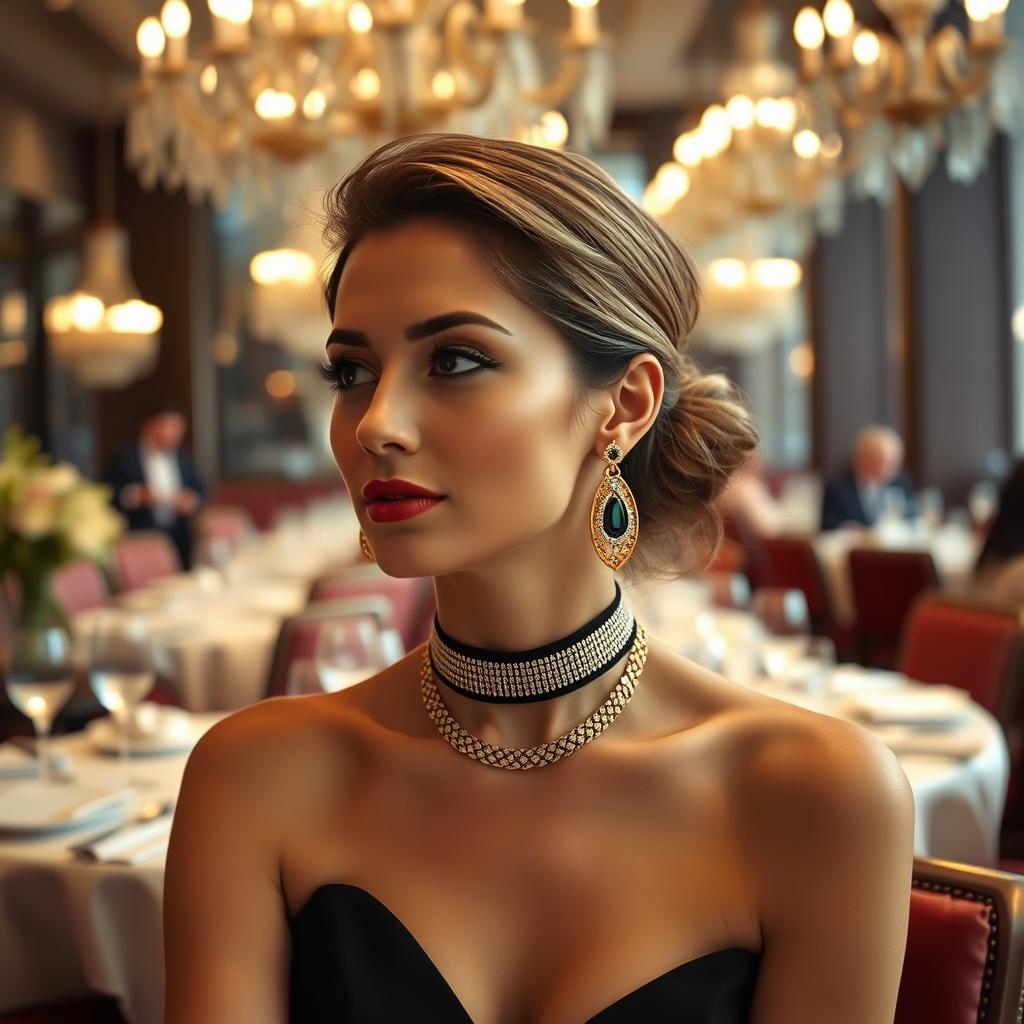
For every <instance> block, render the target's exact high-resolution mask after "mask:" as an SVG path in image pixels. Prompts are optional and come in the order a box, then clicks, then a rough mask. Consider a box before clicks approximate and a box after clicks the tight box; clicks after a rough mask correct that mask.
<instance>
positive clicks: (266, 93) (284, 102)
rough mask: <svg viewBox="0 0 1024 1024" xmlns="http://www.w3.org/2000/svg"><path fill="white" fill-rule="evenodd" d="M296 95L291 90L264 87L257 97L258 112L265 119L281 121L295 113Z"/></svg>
mask: <svg viewBox="0 0 1024 1024" xmlns="http://www.w3.org/2000/svg"><path fill="white" fill-rule="evenodd" d="M295 106H296V104H295V97H294V96H293V95H292V94H291V93H290V92H279V91H278V90H277V89H270V88H267V89H264V90H263V91H262V92H261V93H260V94H259V95H258V96H257V97H256V104H255V107H256V113H257V114H258V115H259V116H260V117H262V118H263V120H264V121H280V120H283V119H284V118H287V117H291V116H292V114H294V113H295Z"/></svg>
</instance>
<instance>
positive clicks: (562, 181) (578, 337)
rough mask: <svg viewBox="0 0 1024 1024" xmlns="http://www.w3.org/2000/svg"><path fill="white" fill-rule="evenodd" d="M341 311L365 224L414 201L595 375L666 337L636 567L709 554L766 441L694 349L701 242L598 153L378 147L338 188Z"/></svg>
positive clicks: (330, 230) (424, 138)
mask: <svg viewBox="0 0 1024 1024" xmlns="http://www.w3.org/2000/svg"><path fill="white" fill-rule="evenodd" d="M324 214H325V222H324V238H325V241H326V243H327V245H328V251H329V252H336V253H337V254H338V255H337V259H336V260H335V261H334V264H333V267H331V266H330V265H329V264H328V267H329V270H328V276H327V278H326V282H325V286H324V296H325V299H326V302H327V306H328V309H329V310H330V313H331V315H332V316H333V314H334V303H335V299H336V297H337V293H338V282H339V280H340V278H341V273H342V271H343V269H344V267H345V263H346V261H347V259H348V257H349V255H350V253H351V252H352V249H353V247H354V246H355V245H356V244H358V242H359V240H360V239H361V238H363V237H364V236H365V235H367V234H368V233H370V232H372V231H376V230H381V229H387V228H390V227H394V226H397V225H398V224H401V223H403V222H406V221H409V220H411V219H413V218H416V217H434V218H442V219H444V220H447V221H449V222H451V223H453V224H455V225H457V226H460V227H463V228H465V229H467V230H468V231H471V232H472V233H473V236H474V238H475V239H476V240H477V241H478V243H479V244H480V246H481V249H482V252H483V253H484V255H485V257H486V258H487V259H488V260H489V262H490V265H491V267H492V270H493V272H494V274H495V277H496V280H497V281H498V283H499V284H500V285H501V286H502V287H503V288H505V289H506V290H507V291H509V292H510V293H511V294H513V295H516V296H517V297H518V298H520V299H521V300H523V301H524V302H527V303H528V304H530V305H531V306H533V307H534V308H535V309H537V310H539V311H540V312H541V313H543V314H544V315H546V316H547V317H548V318H549V319H550V321H551V322H552V323H553V324H554V325H555V326H556V328H557V329H558V330H559V331H560V332H561V334H562V335H563V336H564V338H565V340H566V344H567V345H568V348H569V353H570V360H571V364H572V365H573V367H574V369H575V371H576V373H577V375H578V377H579V381H580V384H581V387H580V390H579V398H580V399H581V400H585V398H586V393H587V391H588V390H600V389H605V388H608V387H611V386H612V385H613V384H615V383H616V382H617V381H618V380H620V379H621V377H622V374H623V373H624V371H625V369H626V367H627V365H628V364H629V362H630V360H631V359H632V358H633V357H634V356H636V355H638V354H639V353H642V352H651V353H653V354H654V355H655V356H656V357H657V359H658V361H659V362H660V363H661V366H662V368H663V370H664V374H665V396H664V400H663V403H662V407H661V410H660V412H659V413H658V416H657V419H656V420H655V423H654V425H653V427H652V428H651V429H650V430H649V431H648V432H647V434H646V435H645V436H644V437H643V439H642V440H641V441H640V442H639V443H638V444H637V445H635V446H634V448H633V450H632V451H630V452H629V454H628V455H627V456H626V457H625V459H624V460H623V461H622V463H621V469H622V474H623V476H624V477H625V479H626V482H627V483H628V484H629V487H630V489H631V490H632V491H633V494H634V496H635V498H636V502H637V507H638V511H639V515H640V539H639V542H638V544H637V547H636V550H635V551H634V554H633V557H632V559H631V560H630V562H629V564H628V566H627V570H628V572H629V574H630V575H633V574H647V575H657V576H673V575H676V574H677V573H679V572H680V571H686V570H692V569H695V568H701V567H703V566H706V565H707V564H708V563H709V562H710V561H711V559H712V558H713V557H714V555H715V553H716V552H717V550H718V546H719V545H720V543H721V539H722V523H721V517H720V515H719V512H718V510H717V499H718V497H719V496H720V494H721V493H722V490H723V489H724V487H725V484H726V482H727V481H728V479H729V477H730V476H731V475H732V474H733V472H734V471H735V470H736V469H738V468H739V467H740V466H741V465H742V464H743V463H744V462H745V461H746V459H747V457H748V455H749V453H750V452H751V451H752V450H753V449H754V448H755V447H756V445H757V434H756V432H755V430H754V428H753V425H752V423H751V420H750V416H749V413H748V412H747V410H746V408H745V407H744V405H743V402H742V400H741V399H740V397H739V395H738V392H737V390H736V388H735V386H734V385H733V384H732V383H731V382H730V381H729V380H728V379H727V378H726V377H725V376H724V375H722V374H701V373H700V372H699V371H698V370H697V368H696V366H695V365H694V363H693V361H692V360H691V359H690V357H689V356H687V355H686V354H685V349H686V346H687V340H688V336H689V334H690V331H691V329H692V327H693V324H694V321H695V320H696V318H697V310H698V305H699V287H698V283H697V276H696V273H695V270H694V267H693V264H692V263H691V262H690V260H689V258H688V257H687V256H686V255H685V254H684V253H683V252H682V251H681V250H680V249H679V247H678V246H677V245H676V244H675V243H674V242H673V241H672V239H671V238H669V236H668V235H667V234H666V233H665V232H664V231H663V230H662V229H661V228H660V227H659V226H658V225H657V224H656V223H655V221H654V220H653V219H652V218H651V217H650V216H648V214H647V213H646V212H644V211H643V210H642V209H641V208H640V207H639V206H637V205H636V204H635V203H634V202H633V200H632V199H630V198H629V197H628V196H627V195H626V194H625V193H624V192H623V191H622V190H621V189H620V188H619V187H618V185H617V184H616V183H615V182H614V181H613V180H612V178H611V177H609V175H607V174H606V173H605V172H604V171H603V170H602V169H601V168H600V167H598V166H597V165H596V164H595V163H593V162H592V161H590V160H588V159H586V158H585V157H582V156H579V155H577V154H573V153H562V152H558V151H556V150H549V149H541V148H538V147H534V146H529V145H526V144H524V143H519V142H513V141H508V140H494V139H486V138H479V137H476V136H470V135H455V134H431V135H415V136H410V137H407V138H403V139H399V140H397V141H395V142H390V143H388V144H386V145H384V146H382V147H381V148H379V149H377V150H376V151H375V152H373V153H371V154H370V155H369V156H367V157H366V158H365V159H364V160H363V161H362V162H361V163H359V164H358V165H357V166H356V167H355V168H354V169H353V170H352V171H351V172H350V173H349V174H347V175H346V176H345V177H344V178H343V179H342V180H341V181H340V182H339V183H338V184H337V185H336V186H334V188H333V189H331V190H330V191H329V192H328V194H327V196H326V198H325V200H324Z"/></svg>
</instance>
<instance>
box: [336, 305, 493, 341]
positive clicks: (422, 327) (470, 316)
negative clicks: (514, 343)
mask: <svg viewBox="0 0 1024 1024" xmlns="http://www.w3.org/2000/svg"><path fill="white" fill-rule="evenodd" d="M464 324H477V325H478V326H480V327H489V328H491V330H493V331H501V333H502V334H508V335H511V334H512V332H511V331H510V330H509V329H508V328H507V327H502V326H501V324H499V323H496V322H495V321H494V320H491V319H490V318H489V317H486V316H484V315H483V314H482V313H471V312H469V311H468V310H457V311H456V312H454V313H442V314H441V315H440V316H432V317H431V318H430V319H429V320H424V321H422V322H421V323H418V324H410V325H409V326H408V327H406V329H405V336H406V338H407V339H408V340H409V341H422V340H423V339H424V338H429V337H430V336H431V335H432V334H440V333H441V331H447V330H448V329H449V328H450V327H461V326H463V325H464ZM327 344H328V345H333V344H341V345H351V346H353V347H354V348H369V347H370V339H369V338H368V337H367V336H366V335H365V334H364V333H363V332H362V331H352V330H349V329H347V328H344V327H336V328H335V329H334V330H333V331H331V333H330V334H329V335H327Z"/></svg>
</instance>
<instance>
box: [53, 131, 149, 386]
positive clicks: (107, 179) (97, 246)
mask: <svg viewBox="0 0 1024 1024" xmlns="http://www.w3.org/2000/svg"><path fill="white" fill-rule="evenodd" d="M114 153H115V149H114V138H113V134H112V132H110V131H107V132H101V133H100V135H99V137H98V138H97V142H96V160H97V166H96V187H97V197H96V210H97V219H96V223H94V224H93V225H92V226H91V227H90V228H89V229H88V230H87V231H86V234H85V241H84V244H83V251H82V275H81V278H80V279H79V282H78V286H77V287H76V288H75V289H74V291H71V292H69V293H68V294H66V295H58V296H55V297H54V298H52V299H50V300H49V302H47V304H46V307H45V309H44V311H43V323H44V326H45V328H46V333H47V337H48V339H49V347H50V351H51V352H52V353H53V356H54V359H55V360H56V361H57V362H58V363H60V364H62V365H63V366H64V367H65V368H66V369H67V370H68V372H70V373H71V374H72V375H73V376H74V377H75V378H77V379H78V381H79V382H80V383H82V384H84V385H85V386H86V387H93V388H118V387H124V386H125V385H126V384H130V383H131V382H132V381H133V380H136V379H137V378H139V377H142V376H144V375H145V374H147V373H149V372H150V371H151V370H152V369H153V367H154V366H155V365H156V359H157V353H158V350H159V347H160V328H161V327H162V326H163V321H164V316H163V313H162V312H161V311H160V308H159V307H158V306H154V305H153V304H152V303H150V302H146V301H144V300H143V299H142V298H141V297H140V295H139V289H138V286H137V285H136V284H135V281H134V280H133V279H132V274H131V270H130V269H129V266H128V232H127V230H126V229H125V228H124V227H122V226H121V225H120V224H118V223H116V221H115V220H114V205H115V204H114V178H115V170H114V167H115V155H114Z"/></svg>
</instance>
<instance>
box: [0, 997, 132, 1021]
mask: <svg viewBox="0 0 1024 1024" xmlns="http://www.w3.org/2000/svg"><path fill="white" fill-rule="evenodd" d="M0 1024H127V1022H126V1021H125V1019H124V1017H123V1016H122V1015H121V1012H120V1010H119V1009H118V1005H117V1000H116V999H113V998H112V997H111V996H101V995H95V996H85V997H83V998H81V999H72V1000H63V1001H61V1002H59V1003H43V1004H40V1005H37V1006H27V1007H24V1008H22V1009H20V1010H8V1011H7V1012H6V1013H0Z"/></svg>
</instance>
